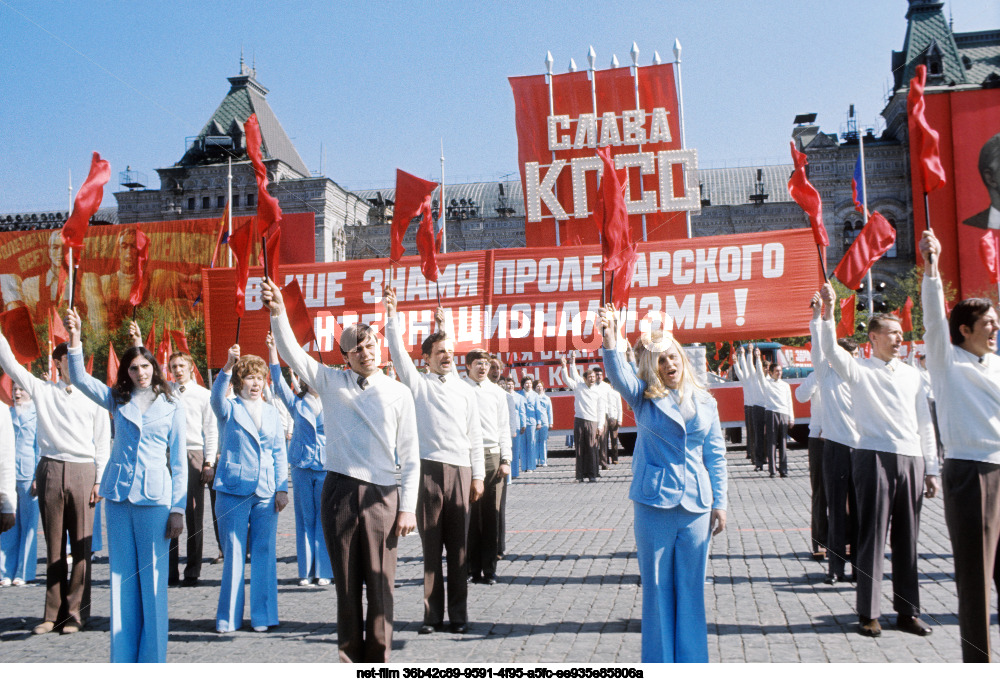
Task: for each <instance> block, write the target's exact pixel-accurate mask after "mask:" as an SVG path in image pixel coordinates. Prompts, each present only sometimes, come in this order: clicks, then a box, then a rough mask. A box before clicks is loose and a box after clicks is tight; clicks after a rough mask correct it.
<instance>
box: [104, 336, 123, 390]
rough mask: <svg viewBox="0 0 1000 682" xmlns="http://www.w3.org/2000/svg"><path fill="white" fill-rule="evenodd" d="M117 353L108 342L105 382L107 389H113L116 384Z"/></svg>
mask: <svg viewBox="0 0 1000 682" xmlns="http://www.w3.org/2000/svg"><path fill="white" fill-rule="evenodd" d="M119 364H120V363H119V361H118V353H116V352H115V347H114V345H113V344H112V343H111V342H110V341H109V342H108V378H107V381H106V382H105V383H106V384H107V385H108V386H109V387H114V385H115V384H116V383H117V382H118V367H119Z"/></svg>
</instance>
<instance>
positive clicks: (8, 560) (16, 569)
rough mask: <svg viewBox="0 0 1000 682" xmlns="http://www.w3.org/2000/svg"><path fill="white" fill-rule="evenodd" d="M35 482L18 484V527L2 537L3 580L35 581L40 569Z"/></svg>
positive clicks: (15, 523)
mask: <svg viewBox="0 0 1000 682" xmlns="http://www.w3.org/2000/svg"><path fill="white" fill-rule="evenodd" d="M30 491H31V480H30V479H29V480H26V481H17V512H16V516H15V518H14V527H13V528H11V529H10V530H9V531H7V532H6V533H4V534H3V535H0V578H10V579H11V580H13V579H14V578H20V579H21V580H25V581H29V582H30V581H32V580H34V579H35V569H37V568H38V498H37V497H32V496H31V492H30Z"/></svg>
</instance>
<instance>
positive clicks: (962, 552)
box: [920, 231, 1000, 663]
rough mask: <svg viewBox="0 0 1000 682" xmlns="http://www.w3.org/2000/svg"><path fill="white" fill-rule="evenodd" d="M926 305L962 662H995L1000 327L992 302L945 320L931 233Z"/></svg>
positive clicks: (923, 244) (925, 243)
mask: <svg viewBox="0 0 1000 682" xmlns="http://www.w3.org/2000/svg"><path fill="white" fill-rule="evenodd" d="M920 253H921V254H922V255H923V257H924V263H926V264H927V267H926V269H925V270H924V281H923V287H922V288H921V292H920V295H921V299H922V303H923V308H924V328H925V329H926V332H925V333H924V343H925V344H926V345H925V347H926V351H927V369H928V371H929V372H930V375H931V384H932V386H933V388H934V395H935V397H936V398H937V408H938V416H939V417H940V420H939V421H938V425H939V426H940V428H941V440H942V441H943V443H944V451H945V460H944V467H943V471H942V477H941V478H942V481H941V482H942V488H943V492H944V518H945V521H946V522H947V524H948V534H949V535H950V536H951V547H952V550H953V554H954V557H955V582H956V583H957V584H958V627H959V632H960V633H961V635H962V660H963V661H965V662H966V663H989V661H990V658H991V652H990V592H991V590H990V582H991V581H992V582H994V583H995V582H997V573H996V570H997V552H998V550H1000V418H998V415H1000V358H998V357H997V355H996V352H997V332H998V329H1000V321H998V318H997V311H996V309H995V308H994V307H993V302H992V301H990V300H989V299H988V298H967V299H965V300H964V301H959V302H958V303H956V304H955V307H954V308H952V311H951V319H950V320H948V319H947V318H946V317H945V303H944V285H943V284H942V282H941V276H940V274H939V273H938V267H937V264H938V259H939V258H940V255H941V244H940V242H938V240H937V238H936V237H935V236H934V233H933V232H932V231H927V232H924V234H923V238H922V239H921V240H920Z"/></svg>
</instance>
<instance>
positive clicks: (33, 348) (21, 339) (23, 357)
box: [0, 305, 42, 365]
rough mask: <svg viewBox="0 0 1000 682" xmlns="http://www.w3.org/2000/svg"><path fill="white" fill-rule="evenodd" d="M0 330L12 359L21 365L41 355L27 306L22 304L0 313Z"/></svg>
mask: <svg viewBox="0 0 1000 682" xmlns="http://www.w3.org/2000/svg"><path fill="white" fill-rule="evenodd" d="M0 330H2V331H3V335H4V337H5V338H6V339H7V341H8V342H10V349H11V350H12V351H13V352H14V359H15V360H17V361H18V362H19V363H21V364H22V365H26V364H28V363H29V362H31V361H32V360H35V359H37V358H39V357H41V355H42V352H41V351H40V350H39V348H38V338H37V337H36V336H35V327H34V325H32V324H31V314H30V313H29V312H28V308H27V306H24V305H22V306H20V307H17V308H12V309H10V310H7V311H5V312H2V313H0Z"/></svg>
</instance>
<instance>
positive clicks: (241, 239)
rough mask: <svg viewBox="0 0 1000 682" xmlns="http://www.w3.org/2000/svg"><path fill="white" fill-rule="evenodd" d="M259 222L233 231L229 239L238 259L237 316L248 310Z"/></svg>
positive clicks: (246, 223) (250, 222)
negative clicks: (248, 292) (247, 298)
mask: <svg viewBox="0 0 1000 682" xmlns="http://www.w3.org/2000/svg"><path fill="white" fill-rule="evenodd" d="M257 239H258V236H257V221H256V220H248V221H247V222H245V223H243V225H241V226H240V227H239V228H237V229H236V230H233V234H232V235H230V237H229V248H230V249H232V251H233V256H234V257H235V258H236V316H237V317H243V312H244V311H245V310H246V289H247V280H248V279H249V278H250V261H251V260H252V259H253V248H254V244H256V243H257Z"/></svg>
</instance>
